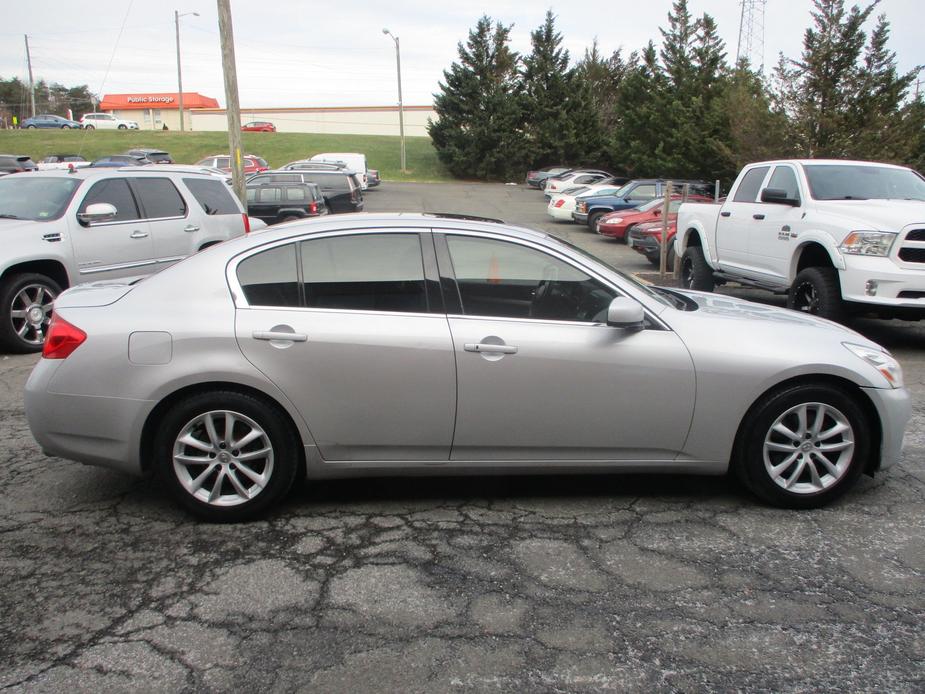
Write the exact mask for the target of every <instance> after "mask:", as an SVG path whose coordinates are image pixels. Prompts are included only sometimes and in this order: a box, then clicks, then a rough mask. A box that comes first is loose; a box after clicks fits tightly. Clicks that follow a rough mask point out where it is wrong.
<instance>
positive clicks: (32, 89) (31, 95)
mask: <svg viewBox="0 0 925 694" xmlns="http://www.w3.org/2000/svg"><path fill="white" fill-rule="evenodd" d="M23 38H25V39H26V64H27V65H28V66H29V101H30V103H31V104H32V117H33V118H35V83H34V82H33V80H32V56H31V55H30V54H29V35H28V34H23Z"/></svg>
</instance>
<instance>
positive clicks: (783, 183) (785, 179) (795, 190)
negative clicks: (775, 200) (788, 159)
mask: <svg viewBox="0 0 925 694" xmlns="http://www.w3.org/2000/svg"><path fill="white" fill-rule="evenodd" d="M765 187H766V188H778V189H780V190H786V191H787V197H788V198H790V199H791V200H799V199H800V186H799V185H798V184H797V177H796V174H795V173H793V169H791V168H790V167H789V166H777V167H775V168H774V173H772V174H771V180H770V181H768V185H767V186H765Z"/></svg>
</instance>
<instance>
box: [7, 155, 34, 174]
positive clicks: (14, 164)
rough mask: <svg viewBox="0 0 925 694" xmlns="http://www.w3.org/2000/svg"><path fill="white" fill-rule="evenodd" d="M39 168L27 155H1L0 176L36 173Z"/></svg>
mask: <svg viewBox="0 0 925 694" xmlns="http://www.w3.org/2000/svg"><path fill="white" fill-rule="evenodd" d="M37 168H38V167H37V166H36V165H35V162H34V161H32V158H31V157H29V156H28V155H25V154H0V174H11V173H21V172H23V171H35V170H36V169H37Z"/></svg>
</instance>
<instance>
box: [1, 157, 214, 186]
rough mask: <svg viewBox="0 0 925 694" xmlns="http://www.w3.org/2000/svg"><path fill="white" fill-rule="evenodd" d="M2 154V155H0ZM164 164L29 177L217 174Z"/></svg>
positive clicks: (40, 173)
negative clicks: (173, 167)
mask: <svg viewBox="0 0 925 694" xmlns="http://www.w3.org/2000/svg"><path fill="white" fill-rule="evenodd" d="M0 156H2V155H0ZM166 166H167V165H166V164H161V165H157V164H149V165H148V166H131V165H127V166H107V167H98V168H95V169H94V168H91V167H89V166H85V167H82V168H79V169H53V170H50V171H48V170H46V171H34V172H31V173H30V174H29V177H30V178H76V179H78V180H82V179H86V178H103V177H106V176H120V175H125V174H126V173H131V174H132V175H133V176H135V175H137V176H161V177H163V176H164V174H165V173H177V174H183V175H184V176H200V177H202V178H218V175H217V174H213V173H207V172H204V171H197V170H195V167H194V168H191V169H186V168H183V169H182V170H179V171H174V170H173V169H170V170H168V169H167V168H166Z"/></svg>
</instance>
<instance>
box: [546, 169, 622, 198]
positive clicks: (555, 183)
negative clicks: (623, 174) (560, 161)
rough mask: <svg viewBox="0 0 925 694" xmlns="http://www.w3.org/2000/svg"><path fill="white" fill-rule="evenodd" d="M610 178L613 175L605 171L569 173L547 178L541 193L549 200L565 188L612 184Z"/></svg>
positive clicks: (587, 170) (583, 170) (586, 170)
mask: <svg viewBox="0 0 925 694" xmlns="http://www.w3.org/2000/svg"><path fill="white" fill-rule="evenodd" d="M612 178H613V175H612V174H609V173H607V172H606V171H597V170H589V169H580V170H575V171H570V172H568V173H565V174H562V175H559V176H550V177H549V178H547V179H546V185H545V187H544V188H543V193H544V194H545V196H546V198H547V199H549V198H550V197H552V195H553V193H558V192H561V191H563V190H565V189H566V188H571V187H573V186H586V185H590V184H592V183H612V182H613V181H612V180H611V179H612Z"/></svg>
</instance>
